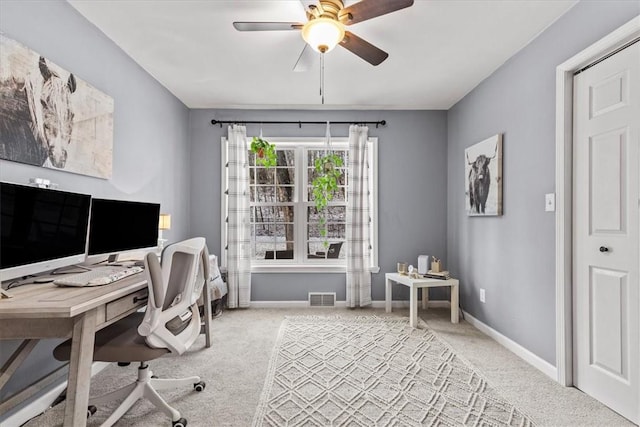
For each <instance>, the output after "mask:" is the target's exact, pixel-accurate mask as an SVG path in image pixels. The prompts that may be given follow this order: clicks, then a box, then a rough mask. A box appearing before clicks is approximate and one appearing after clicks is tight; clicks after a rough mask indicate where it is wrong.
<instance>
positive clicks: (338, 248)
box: [307, 241, 347, 260]
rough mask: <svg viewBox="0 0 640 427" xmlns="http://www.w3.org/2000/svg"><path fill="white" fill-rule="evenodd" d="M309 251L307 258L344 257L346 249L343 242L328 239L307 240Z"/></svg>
mask: <svg viewBox="0 0 640 427" xmlns="http://www.w3.org/2000/svg"><path fill="white" fill-rule="evenodd" d="M308 246H309V253H308V254H307V259H334V260H335V259H345V258H346V253H347V251H346V250H344V249H343V248H344V242H341V241H329V242H328V243H326V244H325V242H317V241H313V242H309V244H308Z"/></svg>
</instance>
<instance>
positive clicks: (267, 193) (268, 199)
mask: <svg viewBox="0 0 640 427" xmlns="http://www.w3.org/2000/svg"><path fill="white" fill-rule="evenodd" d="M254 188H255V193H256V194H255V197H254V200H253V201H254V202H263V203H275V201H276V189H275V188H274V187H273V186H272V185H258V186H256V187H254Z"/></svg>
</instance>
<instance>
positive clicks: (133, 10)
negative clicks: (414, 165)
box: [68, 0, 576, 109]
mask: <svg viewBox="0 0 640 427" xmlns="http://www.w3.org/2000/svg"><path fill="white" fill-rule="evenodd" d="M364 1H367V0H364ZM68 2H69V3H71V5H73V7H75V8H76V9H77V10H78V11H79V12H80V13H81V14H82V15H84V16H85V17H86V18H87V19H88V20H89V21H91V22H92V23H94V24H95V25H96V26H97V27H98V28H99V29H100V30H102V31H103V32H104V33H105V34H106V35H107V36H108V37H109V38H111V39H112V40H113V41H114V42H115V43H116V44H117V45H118V46H120V47H121V48H122V49H123V50H124V51H125V52H127V54H129V55H130V56H131V57H132V58H133V59H134V60H135V61H136V62H137V63H138V64H140V66H142V68H144V69H145V70H146V71H147V72H149V73H150V74H151V75H152V76H154V77H155V78H156V79H157V80H158V81H159V82H160V83H161V84H162V85H164V86H165V87H166V88H167V89H168V90H169V91H171V93H173V94H174V95H175V96H176V97H178V98H179V99H180V100H182V102H184V104H185V105H187V106H188V107H190V108H297V109H304V108H354V109H358V108H363V109H448V108H450V107H451V106H452V105H454V104H455V103H456V102H457V101H459V100H460V99H461V98H462V97H464V95H466V94H467V93H468V92H469V91H470V90H471V89H473V88H474V87H475V86H476V85H478V83H480V82H481V81H482V80H483V79H485V78H486V77H487V76H489V75H490V74H491V73H492V72H493V71H495V70H496V69H497V68H498V67H499V66H500V65H502V64H503V63H504V62H505V61H506V60H508V59H509V58H510V57H511V56H513V55H514V54H515V53H516V52H518V51H519V50H520V49H522V48H523V47H524V46H526V45H527V43H529V42H530V41H531V40H533V39H534V38H535V37H536V36H537V35H538V34H539V33H540V32H541V31H543V30H544V29H545V28H546V27H548V26H549V25H550V24H551V23H553V22H554V21H555V20H556V19H557V18H558V17H560V16H561V15H562V14H563V13H565V12H566V11H567V10H569V9H570V8H571V7H572V6H573V5H574V4H575V3H576V0H570V1H564V0H540V1H538V0H495V1H486V0H463V1H456V0H416V1H415V4H414V5H413V6H411V7H410V8H407V9H403V10H400V11H397V12H394V13H391V14H388V15H384V16H381V17H378V18H375V19H372V20H369V21H366V22H362V23H359V24H354V25H353V26H351V27H349V30H350V31H352V32H353V33H355V34H357V35H359V36H360V37H362V38H364V39H366V40H367V41H369V42H370V43H372V44H374V45H376V46H378V47H379V48H381V49H383V50H385V51H387V52H388V53H389V58H388V59H387V60H386V61H385V62H383V63H382V64H381V65H379V66H377V67H374V66H372V65H370V64H368V63H367V62H365V61H363V60H362V59H360V58H359V57H357V56H355V55H353V54H352V53H350V52H348V51H347V50H345V49H343V48H341V47H336V49H335V50H333V51H331V52H329V53H328V54H327V55H326V60H325V94H326V96H325V106H324V107H323V106H321V105H320V96H319V86H320V78H319V61H318V63H317V65H316V66H314V67H313V68H312V69H311V70H309V71H307V72H294V71H293V66H294V64H295V62H296V60H297V59H298V56H299V55H300V52H301V51H302V48H303V47H304V41H303V40H302V37H301V36H300V34H299V32H298V31H283V32H238V31H236V30H235V29H234V28H233V26H232V22H233V21H298V22H306V18H305V14H304V9H303V7H302V4H301V3H300V1H298V0H279V1H271V0H234V1H221V0H164V1H160V0H155V1H151V0H128V1H118V0H102V1H95V0H68ZM345 3H346V4H347V5H348V4H352V3H355V1H347V2H345Z"/></svg>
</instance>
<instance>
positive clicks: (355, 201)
mask: <svg viewBox="0 0 640 427" xmlns="http://www.w3.org/2000/svg"><path fill="white" fill-rule="evenodd" d="M368 132H369V129H368V128H367V127H366V126H356V125H352V126H350V127H349V184H348V190H347V194H348V196H347V227H346V231H347V307H363V306H366V305H370V304H371V271H370V267H371V240H370V236H369V223H370V222H371V217H370V214H369V191H370V189H369V153H368V151H369V149H368V146H367V136H368Z"/></svg>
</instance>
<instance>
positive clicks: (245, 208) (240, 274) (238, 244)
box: [227, 125, 251, 308]
mask: <svg viewBox="0 0 640 427" xmlns="http://www.w3.org/2000/svg"><path fill="white" fill-rule="evenodd" d="M228 144H229V147H228V153H229V155H228V159H227V160H228V162H227V168H228V171H227V172H228V177H229V178H228V185H229V187H228V188H227V194H228V195H229V199H228V200H229V202H228V204H227V287H228V304H229V308H236V307H249V304H250V302H251V227H250V213H249V159H248V146H247V129H246V127H244V126H237V125H233V126H229V137H228Z"/></svg>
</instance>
